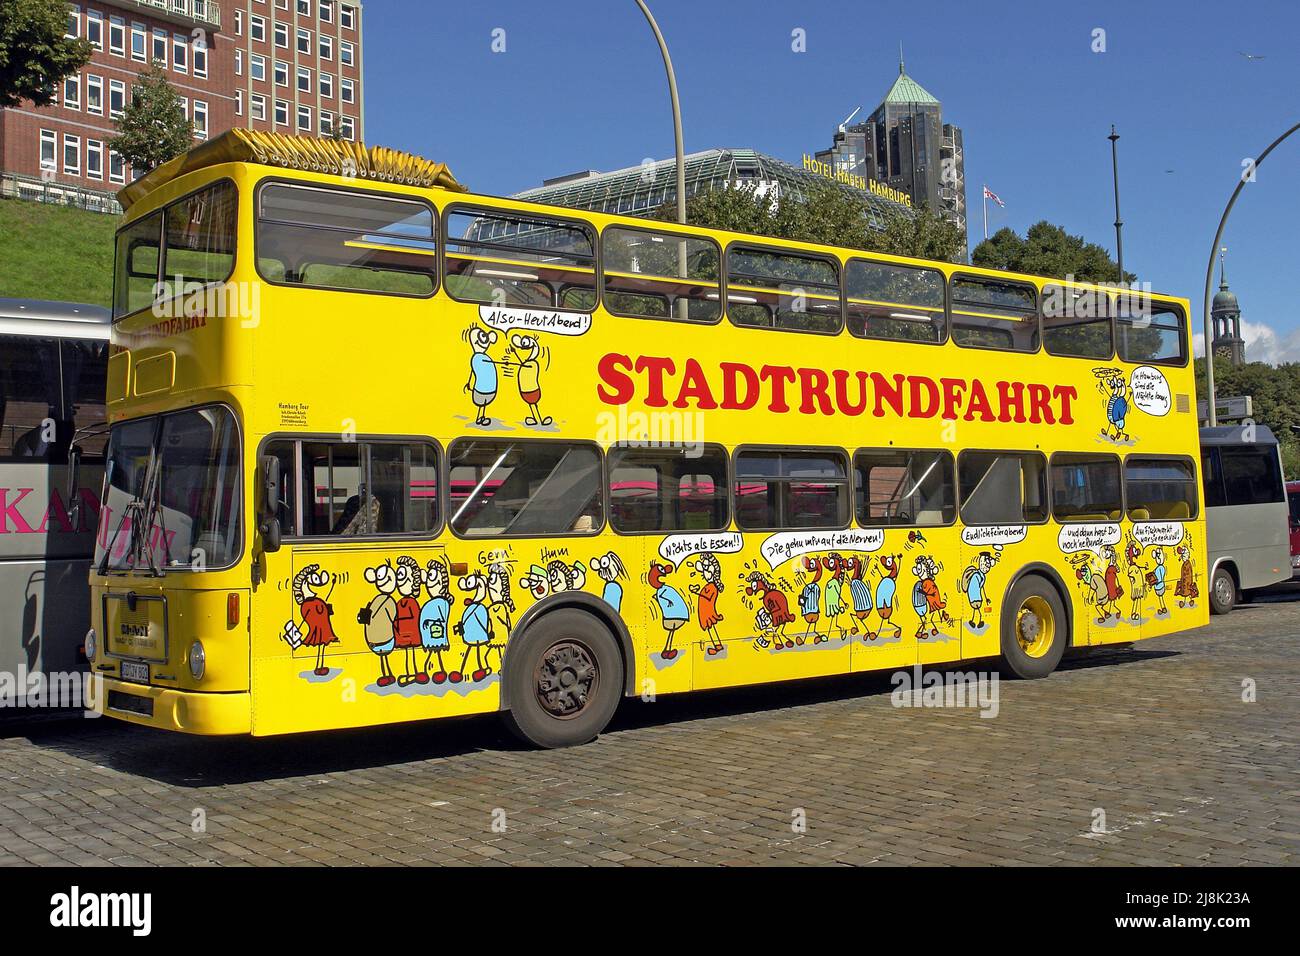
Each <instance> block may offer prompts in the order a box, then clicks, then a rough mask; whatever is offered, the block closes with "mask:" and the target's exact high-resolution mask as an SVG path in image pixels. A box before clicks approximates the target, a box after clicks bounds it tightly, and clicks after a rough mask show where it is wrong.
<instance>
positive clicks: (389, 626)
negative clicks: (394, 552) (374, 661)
mask: <svg viewBox="0 0 1300 956" xmlns="http://www.w3.org/2000/svg"><path fill="white" fill-rule="evenodd" d="M365 576H366V583H367V584H373V585H374V586H375V590H376V591H377V592H378V593H377V594H375V596H374V597H372V598H371V599H370V603H369V604H367V605H366V606H365V607H363V608H362V609H361V610H360V611H358V612H357V623H358V624H360V625H361V626H362V627H363V628H365V635H366V644H367V645H368V646H369V647H370V650H371V651H373V652H374V653H375V654H376V655H377V656H378V657H379V680H377V681H376V682H375V683H376V684H377V685H378V686H380V687H387V686H389V685H390V684H393V683H396V681H397V678H396V677H394V676H393V670H392V668H391V667H389V665H388V655H389V654H391V653H393V648H395V647H396V646H397V638H396V637H395V636H394V633H393V622H394V621H395V620H396V618H397V600H396V599H395V598H394V597H393V593H394V592H395V591H396V590H397V574H396V573H395V572H394V571H393V566H392V565H391V564H389V563H388V561H385V562H384V563H383V564H381V565H378V566H376V567H373V568H366V575H365Z"/></svg>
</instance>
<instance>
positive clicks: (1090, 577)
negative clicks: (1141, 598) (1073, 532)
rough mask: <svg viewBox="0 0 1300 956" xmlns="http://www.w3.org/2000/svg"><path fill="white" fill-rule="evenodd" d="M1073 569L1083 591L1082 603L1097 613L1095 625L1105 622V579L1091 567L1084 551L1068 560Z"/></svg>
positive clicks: (1090, 559) (1089, 559) (1087, 554)
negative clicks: (1090, 606) (1091, 607)
mask: <svg viewBox="0 0 1300 956" xmlns="http://www.w3.org/2000/svg"><path fill="white" fill-rule="evenodd" d="M1070 563H1071V565H1073V567H1074V577H1075V579H1076V580H1077V581H1078V582H1079V587H1080V588H1081V589H1082V590H1083V601H1084V603H1085V604H1090V605H1092V606H1093V607H1094V608H1095V609H1096V611H1097V615H1098V617H1097V623H1098V624H1104V623H1105V622H1106V617H1107V614H1108V612H1107V610H1106V605H1107V603H1108V597H1107V592H1106V579H1105V577H1104V576H1102V575H1101V574H1098V573H1097V571H1096V570H1095V569H1094V568H1093V566H1092V557H1091V555H1090V554H1089V553H1088V552H1086V551H1084V552H1081V553H1079V554H1077V555H1075V556H1074V557H1072V558H1071V559H1070Z"/></svg>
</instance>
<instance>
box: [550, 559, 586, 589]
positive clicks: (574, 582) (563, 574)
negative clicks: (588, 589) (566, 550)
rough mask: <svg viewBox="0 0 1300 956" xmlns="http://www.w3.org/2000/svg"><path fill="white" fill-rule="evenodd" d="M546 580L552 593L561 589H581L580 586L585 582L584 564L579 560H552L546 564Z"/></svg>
mask: <svg viewBox="0 0 1300 956" xmlns="http://www.w3.org/2000/svg"><path fill="white" fill-rule="evenodd" d="M546 581H547V583H548V584H549V585H550V586H551V593H552V594H559V593H560V592H561V591H581V590H582V586H583V585H584V584H586V583H587V568H586V565H584V564H583V563H582V562H581V561H575V562H573V564H565V563H564V562H563V561H558V560H557V561H552V562H551V563H550V564H548V565H547V566H546Z"/></svg>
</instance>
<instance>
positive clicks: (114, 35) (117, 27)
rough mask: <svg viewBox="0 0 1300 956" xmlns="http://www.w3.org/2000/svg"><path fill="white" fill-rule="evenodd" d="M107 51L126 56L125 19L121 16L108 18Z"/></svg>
mask: <svg viewBox="0 0 1300 956" xmlns="http://www.w3.org/2000/svg"><path fill="white" fill-rule="evenodd" d="M108 51H109V52H110V53H112V54H113V55H114V56H126V21H124V20H123V19H122V18H121V17H109V18H108Z"/></svg>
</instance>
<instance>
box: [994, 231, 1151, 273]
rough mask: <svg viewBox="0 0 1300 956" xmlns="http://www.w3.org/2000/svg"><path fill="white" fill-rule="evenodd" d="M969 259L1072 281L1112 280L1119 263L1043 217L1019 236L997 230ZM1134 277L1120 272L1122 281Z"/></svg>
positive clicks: (1013, 270)
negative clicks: (1072, 279) (1042, 219)
mask: <svg viewBox="0 0 1300 956" xmlns="http://www.w3.org/2000/svg"><path fill="white" fill-rule="evenodd" d="M970 261H971V262H972V263H974V264H975V265H977V266H982V267H984V268H985V269H1006V270H1009V271H1011V272H1026V273H1029V274H1030V275H1037V276H1050V277H1052V278H1054V279H1064V278H1066V277H1067V276H1072V277H1073V278H1074V280H1075V281H1076V282H1115V281H1116V280H1117V279H1118V277H1119V266H1118V265H1117V264H1116V262H1115V260H1114V259H1112V258H1111V256H1110V253H1109V252H1107V251H1106V250H1105V249H1104V248H1102V247H1101V246H1099V245H1097V244H1096V243H1095V242H1087V241H1086V240H1085V239H1084V238H1083V236H1072V235H1070V234H1069V233H1068V232H1066V231H1065V229H1063V228H1062V227H1061V226H1056V225H1053V224H1052V223H1050V222H1047V221H1046V220H1044V221H1042V222H1036V223H1034V224H1033V225H1032V226H1030V227H1029V231H1028V232H1026V233H1025V236H1024V238H1023V239H1022V238H1021V237H1020V236H1018V235H1016V233H1015V231H1014V230H1012V229H1006V228H1004V229H999V230H998V231H997V232H995V233H994V234H993V235H992V236H990V237H989V238H987V239H985V240H984V241H983V242H981V243H980V244H979V245H978V246H976V247H975V250H974V251H973V252H972V253H971V257H970ZM1136 278H1137V276H1135V275H1134V274H1133V273H1131V272H1126V273H1125V274H1124V279H1125V281H1126V282H1132V281H1133V280H1134V279H1136Z"/></svg>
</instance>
